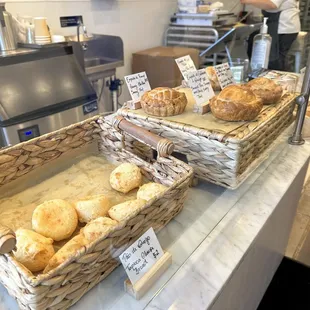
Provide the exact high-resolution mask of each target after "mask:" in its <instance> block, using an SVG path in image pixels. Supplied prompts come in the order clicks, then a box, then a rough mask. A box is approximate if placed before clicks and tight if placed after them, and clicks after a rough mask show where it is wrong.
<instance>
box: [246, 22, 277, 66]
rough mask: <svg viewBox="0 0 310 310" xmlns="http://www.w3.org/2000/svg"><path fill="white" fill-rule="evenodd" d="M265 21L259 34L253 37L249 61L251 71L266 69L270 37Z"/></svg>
mask: <svg viewBox="0 0 310 310" xmlns="http://www.w3.org/2000/svg"><path fill="white" fill-rule="evenodd" d="M267 20H268V18H266V17H265V18H264V24H263V25H262V27H261V30H260V33H259V34H257V35H256V36H255V37H254V41H253V50H252V59H251V67H252V70H253V71H256V70H260V69H267V68H268V63H269V57H270V50H271V43H272V37H271V36H270V35H269V34H268V26H267Z"/></svg>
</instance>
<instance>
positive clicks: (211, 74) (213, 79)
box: [206, 67, 221, 91]
mask: <svg viewBox="0 0 310 310" xmlns="http://www.w3.org/2000/svg"><path fill="white" fill-rule="evenodd" d="M206 71H207V75H208V78H209V80H210V83H211V86H212V88H213V90H214V91H218V90H221V85H220V82H219V80H218V78H217V75H216V71H215V69H214V67H207V68H206Z"/></svg>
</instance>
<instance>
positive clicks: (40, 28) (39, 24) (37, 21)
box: [33, 17, 51, 37]
mask: <svg viewBox="0 0 310 310" xmlns="http://www.w3.org/2000/svg"><path fill="white" fill-rule="evenodd" d="M33 22H34V32H35V36H36V37H37V36H45V37H47V36H50V35H51V34H50V32H49V30H48V26H47V22H46V17H35V18H34V19H33Z"/></svg>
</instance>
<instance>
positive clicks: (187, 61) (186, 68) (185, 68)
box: [175, 55, 197, 81]
mask: <svg viewBox="0 0 310 310" xmlns="http://www.w3.org/2000/svg"><path fill="white" fill-rule="evenodd" d="M175 61H176V63H177V65H178V67H179V69H180V71H181V73H182V75H183V77H184V80H185V81H187V74H188V73H189V72H194V71H197V69H196V66H195V64H194V62H193V59H192V58H191V56H189V55H187V56H184V57H181V58H177V59H176V60H175Z"/></svg>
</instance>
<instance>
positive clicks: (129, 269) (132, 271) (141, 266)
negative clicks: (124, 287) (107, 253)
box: [119, 228, 164, 285]
mask: <svg viewBox="0 0 310 310" xmlns="http://www.w3.org/2000/svg"><path fill="white" fill-rule="evenodd" d="M163 255H164V252H163V250H162V248H161V246H160V244H159V241H158V239H157V237H156V235H155V233H154V230H153V228H150V229H149V230H148V231H147V232H146V233H145V234H144V235H142V236H141V237H140V238H139V239H138V240H137V241H136V242H135V243H133V244H132V245H131V246H130V247H129V248H128V249H127V250H126V251H124V252H123V253H122V254H121V255H120V256H119V258H120V260H121V262H122V264H123V266H124V268H125V271H126V273H127V275H128V277H129V279H130V282H131V283H132V284H133V285H134V284H135V283H137V281H139V280H140V279H141V278H142V277H143V276H144V275H145V274H146V273H147V272H148V271H149V270H150V269H151V268H152V266H153V265H154V264H155V263H156V262H157V261H158V260H159V259H160V258H161V257H162V256H163Z"/></svg>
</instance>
